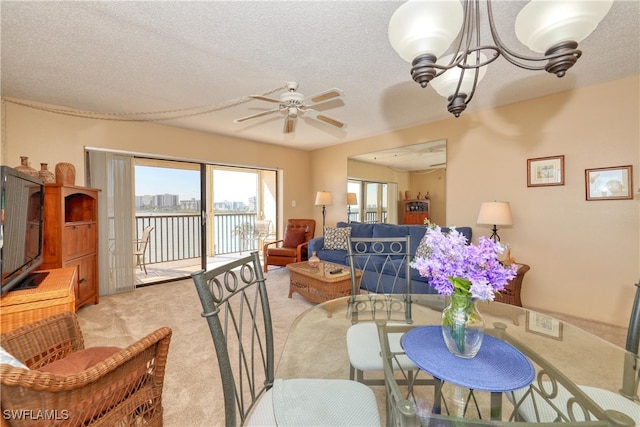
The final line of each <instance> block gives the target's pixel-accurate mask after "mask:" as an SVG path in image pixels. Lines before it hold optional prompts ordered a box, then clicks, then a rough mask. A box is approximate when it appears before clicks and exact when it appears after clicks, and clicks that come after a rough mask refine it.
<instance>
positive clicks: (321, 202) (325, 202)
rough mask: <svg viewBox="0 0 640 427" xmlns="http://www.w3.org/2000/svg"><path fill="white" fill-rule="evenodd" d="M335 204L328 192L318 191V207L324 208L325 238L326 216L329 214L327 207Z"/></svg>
mask: <svg viewBox="0 0 640 427" xmlns="http://www.w3.org/2000/svg"><path fill="white" fill-rule="evenodd" d="M332 204H333V198H332V197H331V193H329V192H328V191H318V192H317V193H316V206H322V235H323V236H324V224H325V222H324V221H325V216H326V213H327V210H326V207H327V206H329V205H332Z"/></svg>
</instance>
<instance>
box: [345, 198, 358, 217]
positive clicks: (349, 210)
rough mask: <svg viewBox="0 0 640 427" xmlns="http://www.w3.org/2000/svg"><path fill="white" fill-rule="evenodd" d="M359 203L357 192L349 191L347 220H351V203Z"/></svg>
mask: <svg viewBox="0 0 640 427" xmlns="http://www.w3.org/2000/svg"><path fill="white" fill-rule="evenodd" d="M357 204H358V196H357V195H356V193H347V222H351V205H357Z"/></svg>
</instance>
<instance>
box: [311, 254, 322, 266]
mask: <svg viewBox="0 0 640 427" xmlns="http://www.w3.org/2000/svg"><path fill="white" fill-rule="evenodd" d="M319 265H320V258H318V255H316V251H313V253H312V254H311V256H310V257H309V267H311V268H317V267H318V266H319Z"/></svg>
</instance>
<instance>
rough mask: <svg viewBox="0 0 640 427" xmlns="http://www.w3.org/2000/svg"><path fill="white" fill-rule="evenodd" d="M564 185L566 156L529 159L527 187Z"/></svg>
mask: <svg viewBox="0 0 640 427" xmlns="http://www.w3.org/2000/svg"><path fill="white" fill-rule="evenodd" d="M549 185H564V156H552V157H538V158H535V159H527V187H545V186H549Z"/></svg>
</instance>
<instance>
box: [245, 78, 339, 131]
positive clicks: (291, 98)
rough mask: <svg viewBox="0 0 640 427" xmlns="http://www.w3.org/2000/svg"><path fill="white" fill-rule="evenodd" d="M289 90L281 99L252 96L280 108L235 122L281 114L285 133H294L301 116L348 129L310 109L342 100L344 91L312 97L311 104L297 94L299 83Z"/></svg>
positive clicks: (290, 84) (291, 83)
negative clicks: (273, 103)
mask: <svg viewBox="0 0 640 427" xmlns="http://www.w3.org/2000/svg"><path fill="white" fill-rule="evenodd" d="M287 89H288V91H287V92H285V93H283V94H282V95H280V99H275V98H270V97H268V96H262V95H251V96H250V98H253V99H259V100H262V101H267V102H275V103H277V104H278V107H277V108H274V109H271V110H267V111H262V112H260V113H256V114H252V115H250V116H246V117H241V118H239V119H235V120H234V121H233V122H234V123H242V122H245V121H247V120H251V119H255V118H257V117H262V116H266V115H269V114H272V113H277V112H279V113H281V114H283V115H284V116H285V117H284V128H283V131H282V132H283V133H291V132H293V131H294V129H295V127H296V120H297V118H298V117H299V116H302V117H309V118H312V119H315V120H319V121H321V122H323V123H327V124H329V125H331V126H335V127H337V128H339V129H344V128H346V127H347V125H346V123H343V122H341V121H340V120H336V119H334V118H332V117H329V116H327V115H326V114H323V113H320V112H318V111H316V110H314V109H312V108H310V107H314V106H316V105H318V104H321V103H323V102H326V101H329V100H333V99H338V98H340V97H341V96H342V91H341V90H340V89H336V88H333V89H329V90H327V91H324V92H321V93H318V94H316V95H314V96H311V97H309V98H308V99H309V101H310V103H309V104H308V103H306V102H305V96H304V95H303V94H301V93H300V92H296V91H297V90H298V83H296V82H288V83H287Z"/></svg>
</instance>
